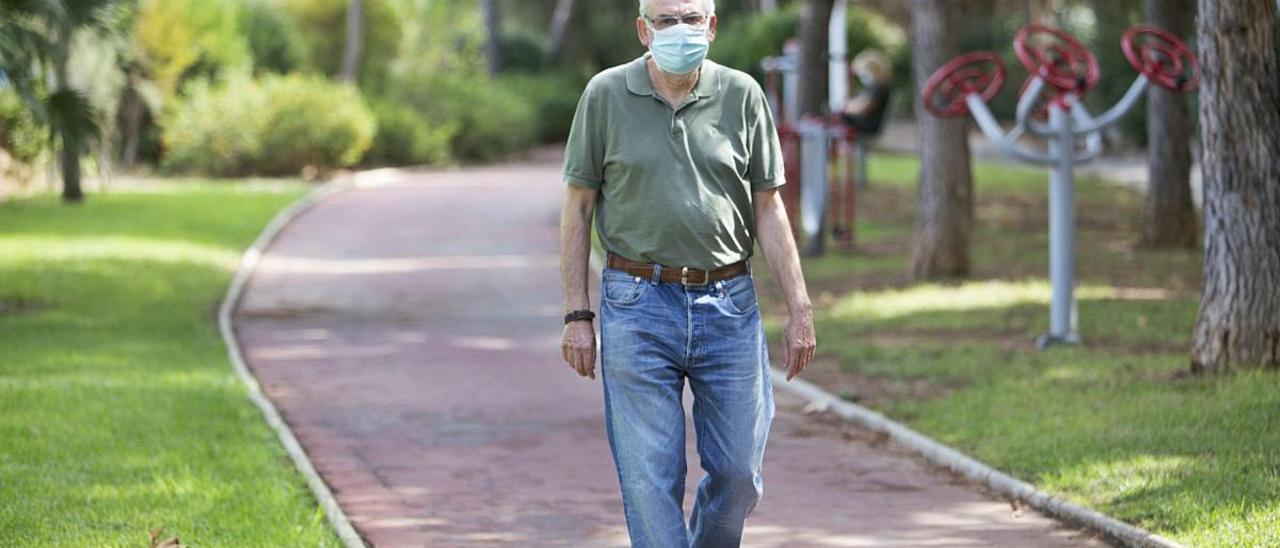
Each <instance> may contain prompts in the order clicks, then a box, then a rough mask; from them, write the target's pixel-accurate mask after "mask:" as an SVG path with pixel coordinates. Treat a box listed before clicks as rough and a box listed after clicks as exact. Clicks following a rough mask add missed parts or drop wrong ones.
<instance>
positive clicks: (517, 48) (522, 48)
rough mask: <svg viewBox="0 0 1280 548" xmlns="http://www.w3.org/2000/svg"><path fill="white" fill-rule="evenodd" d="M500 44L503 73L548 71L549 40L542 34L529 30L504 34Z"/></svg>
mask: <svg viewBox="0 0 1280 548" xmlns="http://www.w3.org/2000/svg"><path fill="white" fill-rule="evenodd" d="M499 44H500V47H501V49H502V71H503V72H521V73H530V74H536V73H541V72H543V71H544V70H546V69H547V39H546V38H544V37H543V36H542V35H541V34H538V33H537V32H534V31H531V30H527V29H520V30H516V31H509V32H504V33H503V34H502V39H501V40H500V41H499Z"/></svg>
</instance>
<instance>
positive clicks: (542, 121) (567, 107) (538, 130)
mask: <svg viewBox="0 0 1280 548" xmlns="http://www.w3.org/2000/svg"><path fill="white" fill-rule="evenodd" d="M500 83H501V85H502V87H504V88H506V89H507V90H509V91H510V92H511V93H513V94H515V95H516V96H518V97H523V98H525V100H526V101H528V102H529V103H531V104H532V105H533V108H534V112H535V116H536V120H535V129H534V135H535V137H536V139H537V140H538V142H539V143H554V142H558V141H561V140H564V139H566V138H568V137H569V126H570V125H572V124H573V113H574V111H575V110H577V108H578V98H579V97H580V96H581V95H582V89H583V88H584V87H585V84H583V83H581V82H579V81H578V80H577V79H575V78H572V77H570V76H567V75H562V74H541V75H532V74H527V75H526V74H512V75H506V76H503V77H502V78H501V80H500Z"/></svg>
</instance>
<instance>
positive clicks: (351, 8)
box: [338, 0, 364, 83]
mask: <svg viewBox="0 0 1280 548" xmlns="http://www.w3.org/2000/svg"><path fill="white" fill-rule="evenodd" d="M363 41H364V0H349V1H348V2H347V37H346V42H345V45H344V47H343V50H342V72H341V73H340V74H339V75H338V79H339V80H341V81H343V82H349V83H354V82H355V81H356V79H358V78H359V77H360V48H361V46H362V45H363Z"/></svg>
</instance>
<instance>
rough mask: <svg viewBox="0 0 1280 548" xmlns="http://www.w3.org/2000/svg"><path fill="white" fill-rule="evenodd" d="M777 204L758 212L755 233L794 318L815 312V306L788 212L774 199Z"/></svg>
mask: <svg viewBox="0 0 1280 548" xmlns="http://www.w3.org/2000/svg"><path fill="white" fill-rule="evenodd" d="M775 200H776V201H774V203H773V204H768V205H765V206H763V207H761V208H759V209H758V210H757V216H756V232H757V233H758V235H759V238H760V249H761V250H762V251H763V252H764V256H765V260H766V261H768V263H769V271H770V272H771V273H773V277H774V278H775V279H777V280H778V285H779V287H780V288H781V289H782V293H783V295H785V296H786V300H787V309H788V310H789V311H790V312H791V313H792V314H796V313H805V312H808V311H810V310H811V309H812V303H811V302H810V300H809V292H808V290H807V289H806V288H805V284H804V275H803V274H802V273H801V270H800V253H799V252H798V251H797V250H796V242H795V238H794V237H793V236H792V234H791V223H790V222H788V221H787V214H786V210H785V209H783V207H782V205H781V200H780V199H779V198H776V197H775Z"/></svg>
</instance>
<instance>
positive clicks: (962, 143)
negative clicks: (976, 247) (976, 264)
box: [911, 0, 973, 280]
mask: <svg viewBox="0 0 1280 548" xmlns="http://www.w3.org/2000/svg"><path fill="white" fill-rule="evenodd" d="M957 4H958V3H957V2H950V1H947V0H913V1H912V3H911V7H912V11H911V26H912V31H911V32H912V57H913V60H914V61H913V64H914V72H915V88H914V89H915V112H916V125H917V127H918V128H919V133H920V139H919V142H920V182H919V185H920V205H919V208H918V209H917V212H916V223H915V235H914V237H913V239H912V246H911V274H912V276H913V277H914V278H915V279H917V280H921V279H937V278H947V277H964V276H967V275H968V274H969V235H970V233H971V232H972V230H973V179H972V177H971V176H970V173H969V139H968V135H967V134H966V126H967V121H966V120H965V118H960V117H957V118H939V117H936V116H934V115H932V114H929V112H928V111H927V110H925V108H924V104H923V102H922V101H921V99H920V94H921V91H922V88H923V86H924V82H925V80H928V79H929V76H930V75H931V74H933V72H934V71H935V70H937V69H938V67H940V66H942V64H943V63H946V62H947V61H949V60H951V59H952V58H953V57H955V56H956V55H957V54H958V51H957V49H958V48H959V45H958V43H957V35H956V32H955V31H954V21H956V20H957V18H959V17H960V16H962V12H961V10H960V9H958V6H957Z"/></svg>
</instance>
